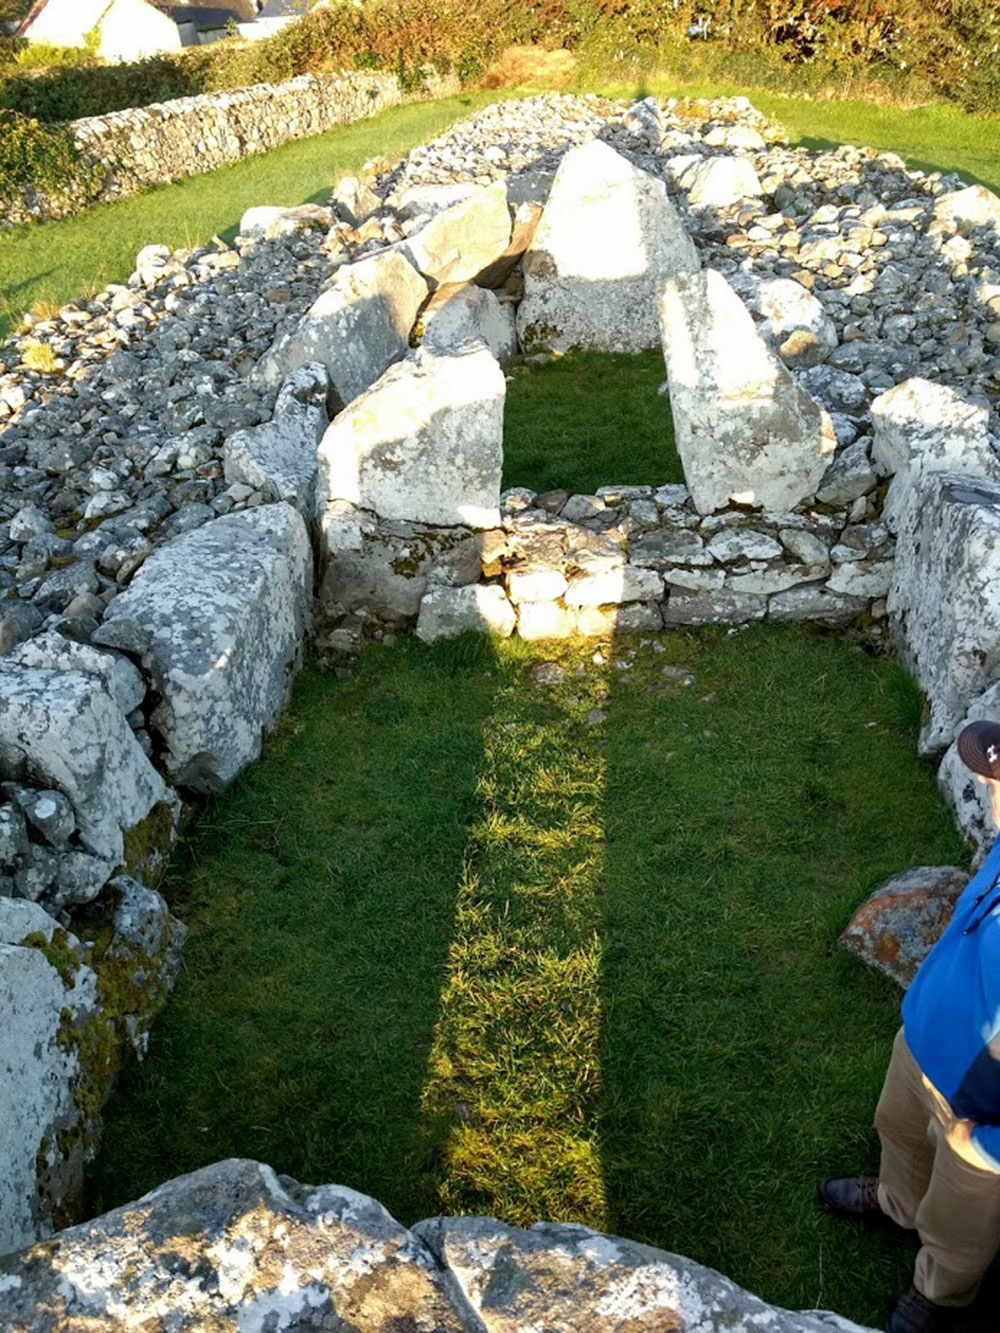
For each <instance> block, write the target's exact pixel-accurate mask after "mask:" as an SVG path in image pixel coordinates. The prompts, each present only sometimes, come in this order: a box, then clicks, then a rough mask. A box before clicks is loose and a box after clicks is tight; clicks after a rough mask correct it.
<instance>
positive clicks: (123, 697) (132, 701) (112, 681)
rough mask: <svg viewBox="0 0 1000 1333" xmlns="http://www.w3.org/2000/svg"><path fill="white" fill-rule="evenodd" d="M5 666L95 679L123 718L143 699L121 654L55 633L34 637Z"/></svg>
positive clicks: (141, 686)
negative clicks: (39, 668) (62, 672)
mask: <svg viewBox="0 0 1000 1333" xmlns="http://www.w3.org/2000/svg"><path fill="white" fill-rule="evenodd" d="M6 660H7V661H8V662H16V663H18V664H19V665H20V666H26V667H44V668H46V669H49V670H53V671H80V672H83V673H84V674H85V675H88V676H95V677H96V678H97V679H98V680H99V681H100V682H101V684H102V685H103V687H104V688H105V689H106V690H107V692H108V694H110V695H111V697H112V698H113V699H114V701H115V703H116V704H117V705H118V707H119V708H120V709H121V711H122V712H123V713H125V714H126V715H127V714H129V713H131V712H132V710H133V709H134V708H138V707H139V705H140V704H141V703H142V701H143V699H144V698H145V697H146V683H145V681H144V680H143V679H142V676H141V674H140V673H139V671H138V670H137V669H136V667H135V665H134V664H133V663H132V662H130V661H129V660H128V658H127V657H123V656H122V654H121V653H116V652H109V651H107V650H102V649H101V648H96V647H93V646H92V645H91V644H88V643H77V642H76V641H75V640H73V639H67V638H64V637H63V635H61V634H57V633H56V632H55V631H51V630H50V631H48V632H47V633H45V634H37V635H35V637H34V638H31V639H28V640H27V641H26V642H24V643H21V644H18V646H17V647H16V648H14V649H12V650H11V652H10V653H8V654H7V659H6Z"/></svg>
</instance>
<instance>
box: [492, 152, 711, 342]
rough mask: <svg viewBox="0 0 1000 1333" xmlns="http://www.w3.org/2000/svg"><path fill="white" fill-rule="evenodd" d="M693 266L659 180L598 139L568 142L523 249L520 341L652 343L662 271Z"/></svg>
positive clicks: (693, 254) (690, 248) (694, 258)
mask: <svg viewBox="0 0 1000 1333" xmlns="http://www.w3.org/2000/svg"><path fill="white" fill-rule="evenodd" d="M698 266H699V261H698V254H697V251H696V250H695V247H694V243H693V242H692V240H691V238H690V236H689V235H688V234H687V231H686V230H685V227H684V224H683V222H682V221H681V219H680V216H679V215H678V213H677V211H676V209H675V208H674V206H673V204H671V202H670V200H669V199H668V198H667V189H666V186H665V185H664V183H663V181H662V180H657V179H655V178H654V177H653V176H650V175H648V174H647V173H646V172H644V171H640V170H639V169H638V167H634V166H633V165H632V163H631V162H629V161H628V160H627V159H626V158H624V157H622V156H621V155H620V154H619V153H616V152H615V150H614V149H613V148H610V147H609V146H608V145H607V144H605V143H601V142H600V141H599V140H594V141H593V142H591V143H589V144H585V145H584V146H583V147H581V148H574V149H571V150H570V152H568V153H567V154H566V156H565V157H564V158H563V160H562V163H561V164H560V166H559V170H558V171H557V172H556V177H555V181H554V182H553V185H552V193H551V194H550V196H549V200H548V203H547V204H546V205H545V210H544V212H543V213H542V218H541V221H540V222H539V224H538V229H537V231H536V232H535V235H534V237H533V239H532V242H531V245H530V246H529V248H528V251H527V253H526V254H525V257H524V299H523V301H522V302H521V305H520V308H519V309H518V313H517V330H518V337H519V340H520V343H521V346H522V347H523V348H525V349H526V350H529V349H531V348H533V347H535V348H537V347H551V348H554V349H556V350H558V351H566V350H568V349H569V348H571V347H594V348H597V349H599V350H601V351H614V352H632V351H640V350H642V349H643V348H647V347H655V346H656V342H657V336H658V326H657V300H658V297H659V293H660V289H661V287H662V285H663V282H664V280H665V279H667V278H669V277H673V276H674V275H675V274H678V273H690V272H694V271H695V270H696V269H697V268H698Z"/></svg>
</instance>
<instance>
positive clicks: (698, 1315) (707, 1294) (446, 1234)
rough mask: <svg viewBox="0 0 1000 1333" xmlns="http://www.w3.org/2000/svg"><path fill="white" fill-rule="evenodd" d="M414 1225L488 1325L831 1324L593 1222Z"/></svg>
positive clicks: (751, 1332)
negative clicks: (781, 1306)
mask: <svg viewBox="0 0 1000 1333" xmlns="http://www.w3.org/2000/svg"><path fill="white" fill-rule="evenodd" d="M413 1231H414V1234H415V1235H417V1236H418V1237H419V1238H420V1239H421V1240H422V1241H423V1242H424V1243H425V1244H426V1245H427V1246H428V1247H429V1249H430V1250H431V1251H433V1253H434V1254H435V1255H436V1256H437V1257H438V1259H439V1260H440V1262H441V1263H442V1264H445V1265H447V1267H448V1269H449V1270H450V1272H451V1273H452V1274H454V1276H455V1278H456V1279H457V1281H458V1284H459V1286H460V1289H461V1292H462V1295H463V1296H464V1297H465V1299H466V1300H467V1301H468V1303H469V1305H470V1306H471V1308H472V1310H473V1311H474V1313H475V1315H476V1317H477V1318H478V1319H479V1320H481V1321H482V1323H481V1328H482V1329H483V1330H484V1333H524V1330H526V1329H545V1330H551V1331H552V1333H569V1331H570V1330H573V1333H622V1331H623V1330H625V1329H627V1330H628V1333H668V1331H669V1333H701V1331H702V1330H704V1331H705V1333H708V1330H714V1329H719V1330H721V1329H726V1330H727V1333H820V1331H821V1330H827V1329H828V1327H829V1326H828V1325H827V1324H826V1323H825V1322H822V1321H821V1319H820V1318H819V1317H814V1316H813V1315H811V1314H796V1313H794V1312H792V1311H790V1310H780V1309H777V1308H775V1307H774V1306H770V1305H765V1304H764V1302H763V1301H761V1300H759V1299H758V1298H757V1297H756V1296H752V1295H750V1293H749V1292H746V1291H744V1290H742V1288H740V1287H738V1286H736V1284H735V1283H734V1282H730V1281H729V1279H728V1278H725V1277H723V1276H722V1275H721V1274H720V1273H716V1272H714V1271H713V1270H712V1269H710V1268H703V1267H702V1266H701V1265H700V1264H696V1263H693V1262H692V1261H691V1260H690V1259H683V1258H681V1257H680V1256H679V1255H675V1254H668V1253H666V1252H665V1251H663V1250H655V1249H653V1248H652V1247H651V1246H648V1245H640V1244H639V1243H638V1242H636V1241H629V1240H621V1239H619V1238H618V1237H615V1236H606V1235H602V1234H601V1233H600V1232H597V1231H591V1230H590V1229H589V1228H588V1227H583V1226H576V1225H573V1224H568V1223H563V1224H559V1223H553V1222H539V1223H536V1225H535V1226H533V1227H532V1228H531V1229H530V1230H529V1231H519V1230H517V1229H516V1228H514V1227H509V1226H506V1225H505V1224H504V1223H502V1222H498V1221H496V1220H495V1219H493V1218H483V1217H462V1218H433V1219H430V1220H429V1221H426V1222H418V1223H417V1225H416V1226H415V1227H414V1228H413ZM843 1327H844V1328H845V1329H849V1328H851V1327H852V1326H851V1325H850V1324H848V1323H846V1322H845V1324H844V1325H843ZM854 1327H855V1329H856V1326H854ZM857 1333H860V1330H857Z"/></svg>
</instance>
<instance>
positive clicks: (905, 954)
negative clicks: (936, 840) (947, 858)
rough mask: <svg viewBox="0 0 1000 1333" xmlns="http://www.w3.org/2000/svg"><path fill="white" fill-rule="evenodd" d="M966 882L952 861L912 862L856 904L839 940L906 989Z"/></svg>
mask: <svg viewBox="0 0 1000 1333" xmlns="http://www.w3.org/2000/svg"><path fill="white" fill-rule="evenodd" d="M968 882H969V876H968V874H967V872H966V871H964V870H960V869H959V867H958V866H915V867H914V868H913V869H912V870H904V871H903V873H902V874H900V875H893V877H892V879H888V880H886V882H885V883H884V884H880V885H879V887H878V888H877V889H876V890H875V892H874V893H873V894H872V895H871V897H870V898H867V899H866V900H865V901H864V902H863V903H862V904H861V906H860V907H859V908H858V910H857V911H856V912H855V914H854V916H853V917H852V918H851V921H850V923H849V924H848V926H847V927H846V929H845V930H844V933H843V934H842V935H841V937H840V942H841V944H842V945H843V946H844V948H845V949H847V950H849V952H851V953H854V954H857V955H858V957H859V958H861V959H862V960H863V961H864V962H866V963H868V964H869V966H871V967H874V968H875V970H876V971H877V972H882V973H884V974H885V975H886V976H887V977H889V978H891V979H892V980H893V981H895V982H896V983H897V984H898V985H900V986H902V987H903V989H904V990H906V988H907V986H909V984H910V982H911V981H912V980H913V978H914V977H915V976H916V975H917V968H918V967H919V966H920V964H921V963H922V962H923V961H924V959H925V958H926V957H927V955H928V954H929V953H930V951H931V949H932V948H933V947H934V945H935V944H937V942H938V940H939V939H940V938H941V935H942V934H943V932H944V929H945V927H946V926H947V924H948V922H949V921H950V920H951V916H952V913H953V912H954V910H955V904H956V902H958V899H959V897H960V896H961V893H962V890H963V889H964V888H965V886H966V885H967V884H968Z"/></svg>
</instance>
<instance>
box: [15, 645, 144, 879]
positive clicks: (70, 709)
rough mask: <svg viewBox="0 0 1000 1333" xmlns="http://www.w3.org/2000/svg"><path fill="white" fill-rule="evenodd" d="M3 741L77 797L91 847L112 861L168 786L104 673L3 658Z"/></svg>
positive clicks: (36, 773)
mask: <svg viewBox="0 0 1000 1333" xmlns="http://www.w3.org/2000/svg"><path fill="white" fill-rule="evenodd" d="M0 747H10V749H11V751H12V752H14V753H17V754H19V755H20V756H22V758H23V760H24V762H25V763H26V764H27V768H28V772H29V775H30V777H31V779H32V780H33V781H35V782H37V783H38V785H39V786H43V787H52V788H55V789H56V790H58V791H61V792H62V793H63V794H64V795H65V796H66V797H68V798H69V800H70V802H71V803H72V805H73V811H74V813H75V815H76V823H77V829H78V831H79V835H80V839H81V842H82V843H83V847H84V849H85V850H86V851H88V852H90V853H92V854H93V855H94V856H97V857H101V858H104V859H105V860H108V861H110V862H111V863H112V864H118V863H120V862H121V860H122V858H123V855H124V847H125V843H124V837H123V834H124V831H125V830H127V829H130V828H133V827H134V826H135V825H136V824H138V823H139V822H140V820H142V819H145V817H146V815H148V814H149V812H150V811H151V810H152V808H153V806H154V805H156V804H157V803H158V802H160V801H162V800H164V799H165V798H166V795H167V788H166V785H165V783H164V782H163V779H162V778H161V777H160V775H159V774H158V773H157V772H156V770H155V769H154V768H153V766H152V765H151V764H150V762H149V760H148V759H147V758H146V756H145V754H144V753H143V751H142V749H141V748H140V746H139V743H138V741H137V740H136V739H135V737H134V736H133V734H132V730H131V728H130V727H129V725H128V723H127V722H126V720H125V716H124V714H123V713H122V711H121V709H120V708H119V707H118V705H117V704H116V703H115V701H114V699H113V698H112V696H111V695H110V694H109V693H108V691H107V690H106V689H105V688H104V686H103V685H102V684H101V681H100V679H99V677H97V676H91V675H84V674H83V673H82V672H80V671H54V670H50V669H46V668H41V667H26V666H19V665H17V664H16V663H9V664H8V663H7V662H6V661H4V662H3V664H2V665H0Z"/></svg>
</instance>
